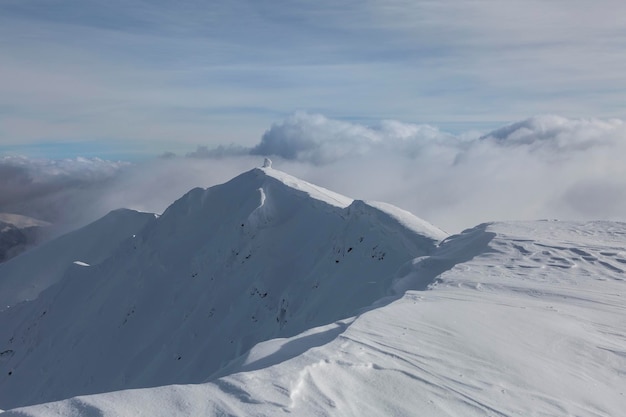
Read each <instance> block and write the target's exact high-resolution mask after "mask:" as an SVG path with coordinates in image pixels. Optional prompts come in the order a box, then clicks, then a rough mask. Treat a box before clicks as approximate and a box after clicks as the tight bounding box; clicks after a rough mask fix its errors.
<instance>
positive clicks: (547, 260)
mask: <svg viewBox="0 0 626 417" xmlns="http://www.w3.org/2000/svg"><path fill="white" fill-rule="evenodd" d="M625 270H626V224H624V223H615V222H589V223H569V222H556V221H542V222H524V223H495V224H484V225H480V226H477V227H475V228H474V229H470V230H467V231H465V232H464V233H462V234H460V235H457V236H453V237H451V238H449V239H446V240H445V241H444V242H443V244H442V245H441V246H440V247H439V248H438V249H437V250H436V251H435V252H434V253H433V254H432V255H431V256H426V257H421V258H417V259H415V260H414V262H412V263H411V264H410V266H405V268H404V271H403V274H402V275H403V278H401V279H399V282H400V283H401V285H402V287H403V288H405V289H407V290H406V292H405V293H404V295H403V296H402V297H401V298H399V299H397V300H395V301H393V302H390V303H383V304H381V305H379V306H378V307H377V308H373V309H371V310H369V311H367V312H363V313H362V314H360V315H358V316H357V317H356V318H354V319H349V320H343V321H340V322H338V323H336V324H333V325H327V326H324V327H320V328H315V329H310V330H308V331H306V332H305V333H302V334H300V335H298V336H295V337H291V338H287V339H276V340H271V341H267V342H265V343H261V344H258V345H256V346H255V347H254V348H253V349H252V350H251V351H250V352H249V353H247V354H246V355H243V356H242V357H241V358H240V359H239V361H236V362H237V363H233V364H231V369H230V374H229V375H226V376H224V377H222V378H219V379H215V380H212V381H210V382H207V383H204V384H195V385H172V386H162V387H157V388H151V389H140V390H125V391H118V392H111V393H106V394H100V395H93V396H84V397H77V398H72V399H69V400H64V401H60V402H55V403H49V404H43V405H36V406H32V407H26V408H21V409H18V410H13V411H7V412H6V413H5V414H3V416H6V417H12V416H22V417H23V416H36V417H52V416H87V417H89V416H102V417H109V416H138V417H140V416H146V417H148V416H150V417H159V416H164V417H165V416H172V415H176V416H222V415H228V416H276V415H283V414H291V415H298V416H305V417H306V416H336V415H341V416H364V415H368V416H373V415H377V416H383V415H384V416H390V415H393V416H412V415H428V416H463V417H467V416H557V415H558V416H561V415H562V416H605V417H606V416H620V415H623V413H624V410H626V395H625V394H626V392H625V391H626V326H625V323H626V320H625V319H626V306H625V305H624V294H625V289H626V281H625V276H626V274H625V273H624V271H625ZM431 279H434V282H433V284H432V285H431V286H430V287H429V288H428V290H419V288H422V287H423V284H424V282H425V280H431ZM411 288H413V289H411Z"/></svg>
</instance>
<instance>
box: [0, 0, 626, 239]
mask: <svg viewBox="0 0 626 417" xmlns="http://www.w3.org/2000/svg"><path fill="white" fill-rule="evenodd" d="M625 50H626V3H624V2H623V1H614V0H601V1H596V2H589V1H582V0H567V1H566V0H541V1H537V0H524V1H522V0H506V1H493V0H439V1H432V0H413V1H405V0H385V1H378V0H365V1H363V0H361V1H354V0H335V1H332V2H331V1H326V0H318V1H315V2H313V1H298V0H296V1H282V0H273V1H266V0H254V1H253V0H232V1H228V2H220V1H199V0H181V1H177V2H167V1H162V0H161V1H147V0H125V1H120V0H108V1H100V0H92V1H77V0H64V1H60V0H2V1H0V174H2V175H1V176H0V211H8V212H19V213H20V214H27V215H33V216H36V217H39V218H43V219H44V220H52V221H54V222H59V223H60V224H65V225H66V226H65V227H66V228H67V227H70V225H72V226H76V225H78V224H81V222H82V223H84V222H85V221H88V220H93V219H94V218H95V217H96V216H99V215H102V214H105V212H106V211H107V210H109V209H113V208H117V207H116V206H125V207H131V208H138V209H145V210H147V211H160V210H163V209H164V208H165V207H166V205H167V204H168V203H169V202H171V201H172V200H173V199H175V198H177V197H179V196H180V194H182V193H184V192H185V191H186V190H188V189H189V188H191V187H194V186H209V185H213V184H216V183H219V182H222V181H226V180H228V179H229V178H230V177H232V176H234V175H236V174H238V173H240V172H242V171H243V170H246V169H250V168H251V167H253V166H256V165H259V164H260V163H261V162H262V158H261V156H263V155H270V156H271V157H272V158H273V159H275V165H276V163H277V165H278V166H279V167H281V168H282V169H284V170H285V171H287V172H290V173H292V174H293V175H297V176H300V177H303V178H304V179H306V180H309V181H312V182H316V183H319V184H320V185H323V186H326V187H328V188H331V189H334V190H336V191H338V192H342V193H344V194H347V195H349V196H351V197H354V198H364V199H378V200H384V201H388V202H390V203H392V204H396V205H400V206H401V207H403V208H406V209H409V210H411V211H413V212H414V213H415V214H417V215H419V216H421V217H424V218H426V219H427V220H430V221H432V222H433V223H436V224H438V225H439V226H441V227H444V228H447V229H448V230H451V231H458V230H460V229H462V228H463V227H465V226H467V227H470V226H473V225H474V224H475V223H476V222H478V221H487V220H497V219H515V218H520V219H526V218H538V217H557V218H567V219H570V218H571V219H588V218H606V219H626V218H624V215H622V214H621V213H626V210H624V209H626V197H625V196H624V192H623V191H622V190H624V189H625V188H626V180H625V179H624V178H626V175H625V174H626V173H625V172H624V169H623V168H621V165H622V162H621V161H620V159H619V155H620V153H619V152H623V151H624V150H625V147H624V144H623V142H624V136H625V135H624V127H623V122H622V120H626V114H625V113H626V110H625V109H626V107H625V106H624V105H623V103H624V100H623V97H625V93H626V76H625V75H624V74H626V54H624V51H625ZM623 154H624V153H621V155H623ZM372 166H375V167H377V168H376V169H372Z"/></svg>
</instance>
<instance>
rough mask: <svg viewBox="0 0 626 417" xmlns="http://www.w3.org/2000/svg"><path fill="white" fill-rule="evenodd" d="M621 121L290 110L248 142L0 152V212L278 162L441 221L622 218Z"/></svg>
mask: <svg viewBox="0 0 626 417" xmlns="http://www.w3.org/2000/svg"><path fill="white" fill-rule="evenodd" d="M623 155H626V123H624V122H623V121H621V120H617V119H614V120H599V119H567V118H563V117H559V116H536V117H532V118H529V119H526V120H523V121H520V122H517V123H513V124H510V125H507V126H504V127H502V128H500V129H497V130H495V131H492V132H490V133H487V134H484V133H483V134H481V133H478V132H470V133H466V134H461V135H453V134H449V133H446V132H443V131H441V130H439V129H437V128H436V127H433V126H428V125H415V124H409V123H402V122H398V121H381V122H379V123H377V124H376V125H373V126H366V125H363V124H359V123H352V122H347V121H341V120H334V119H330V118H327V117H325V116H322V115H318V114H308V113H297V114H295V115H293V116H291V117H288V118H287V119H285V120H284V121H282V122H279V123H276V124H274V125H272V126H271V127H270V128H269V129H268V130H267V131H266V132H265V133H264V134H263V136H262V137H261V139H260V141H259V142H258V143H257V144H256V145H253V146H250V147H242V146H228V145H223V146H219V147H217V148H209V147H199V148H198V149H197V150H196V151H195V152H192V153H189V154H187V155H186V156H185V157H179V156H175V155H174V154H172V153H168V154H166V155H165V157H163V158H157V159H154V160H152V161H149V162H145V163H135V164H127V163H119V162H110V161H103V160H97V159H84V158H78V159H74V160H64V161H45V160H33V159H27V158H18V157H9V158H3V159H0V173H1V178H2V179H3V181H2V182H0V196H1V197H0V211H9V212H16V213H19V214H26V215H31V216H34V217H38V218H41V219H43V220H49V221H62V222H64V223H65V224H67V225H69V224H77V223H80V222H81V221H82V222H84V221H87V220H93V219H95V218H96V217H97V216H100V215H103V214H105V213H106V212H107V211H108V210H111V209H114V208H118V207H129V208H135V209H139V210H144V211H153V212H161V211H163V210H164V209H165V208H166V207H167V205H168V204H170V203H171V202H172V201H173V200H175V199H176V198H178V197H179V196H180V195H182V194H183V193H185V192H186V191H188V190H189V189H190V188H193V187H197V186H200V187H208V186H211V185H214V184H217V183H221V182H224V181H226V180H228V179H230V178H231V177H233V176H235V175H237V174H239V173H241V172H243V171H245V170H248V169H251V168H252V167H254V166H259V165H260V164H261V163H262V157H261V156H269V157H271V158H272V159H273V160H274V167H276V168H277V169H281V170H284V171H286V172H289V173H291V174H293V175H295V176H298V177H300V178H303V179H305V180H308V181H310V182H313V183H316V184H319V185H322V186H325V187H327V188H330V189H333V190H335V191H338V192H340V193H343V194H345V195H348V196H350V197H353V198H359V199H369V200H380V201H385V202H389V203H392V204H395V205H397V206H399V207H402V208H404V209H407V210H409V211H411V212H413V213H414V214H416V215H417V216H420V217H422V218H424V219H426V220H429V221H431V222H432V223H434V224H436V225H438V226H440V227H442V228H444V229H446V230H447V231H449V232H458V231H460V230H462V229H463V228H466V227H471V226H473V225H475V224H477V223H480V222H484V221H495V220H516V219H519V220H525V219H540V218H557V219H562V220H587V219H612V220H625V221H626V164H624V163H623Z"/></svg>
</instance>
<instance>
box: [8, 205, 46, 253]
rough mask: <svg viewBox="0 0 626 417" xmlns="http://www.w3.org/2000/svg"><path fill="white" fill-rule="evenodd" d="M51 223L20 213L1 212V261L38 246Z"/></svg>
mask: <svg viewBox="0 0 626 417" xmlns="http://www.w3.org/2000/svg"><path fill="white" fill-rule="evenodd" d="M49 227H50V224H49V223H47V222H44V221H41V220H37V219H33V218H32V217H27V216H22V215H19V214H10V213H0V263H2V262H5V261H7V260H9V259H11V258H14V257H15V256H17V255H19V254H20V253H22V252H24V251H26V250H27V249H30V248H31V247H34V246H36V245H37V244H38V243H39V242H40V241H41V240H42V239H43V237H44V236H45V234H46V232H47V229H48V228H49Z"/></svg>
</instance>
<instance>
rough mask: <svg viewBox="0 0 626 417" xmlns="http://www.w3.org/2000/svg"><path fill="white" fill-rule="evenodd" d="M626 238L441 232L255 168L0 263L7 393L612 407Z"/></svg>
mask: <svg viewBox="0 0 626 417" xmlns="http://www.w3.org/2000/svg"><path fill="white" fill-rule="evenodd" d="M625 239H626V225H625V224H623V223H618V222H589V223H571V222H556V221H543V222H526V223H498V224H483V225H480V226H477V227H475V228H473V229H469V230H467V231H465V232H463V233H462V234H460V235H456V236H451V237H448V235H447V234H446V233H444V232H442V231H441V230H439V229H438V228H436V227H435V226H432V225H431V224H429V223H427V222H425V221H423V220H420V219H418V218H416V217H415V216H413V215H412V214H410V213H408V212H405V211H403V210H400V209H397V208H395V207H393V206H390V205H388V204H384V203H372V202H363V201H359V200H352V199H350V198H347V197H344V196H342V195H339V194H336V193H334V192H331V191H328V190H326V189H323V188H321V187H317V186H314V185H312V184H309V183H306V182H304V181H302V180H299V179H297V178H294V177H292V176H289V175H287V174H285V173H283V172H281V171H277V170H275V169H272V168H269V167H268V168H257V169H253V170H251V171H248V172H245V173H244V174H241V175H240V176H238V177H236V178H234V179H233V180H231V181H229V182H227V183H225V184H223V185H219V186H215V187H211V188H209V189H200V188H197V189H193V190H191V191H190V192H188V193H187V194H185V195H184V196H183V197H181V198H180V199H178V200H177V201H176V202H174V203H173V204H172V205H171V206H170V207H169V208H168V209H167V210H166V211H165V212H164V213H163V215H161V216H154V215H151V214H148V213H138V212H133V211H129V210H118V211H115V212H112V213H110V214H109V215H107V216H106V217H105V218H103V219H101V220H99V221H97V222H95V223H93V224H91V225H89V226H87V227H85V228H83V229H80V230H77V231H76V232H73V233H70V234H68V235H65V236H63V237H60V238H58V239H56V240H54V241H51V242H49V243H48V244H46V245H43V246H40V247H38V248H36V249H34V250H32V251H30V252H27V253H26V254H23V255H21V256H19V257H17V258H14V259H13V260H10V261H8V262H6V263H4V264H2V265H0V286H1V287H0V288H2V291H1V294H2V297H3V300H2V301H3V305H7V306H10V307H9V308H4V307H3V308H4V310H3V311H0V408H3V409H9V408H15V407H21V406H31V407H26V408H23V409H20V410H19V411H18V410H15V412H12V411H9V412H7V413H6V415H7V416H11V415H20V416H23V415H29V416H63V415H81V416H91V415H94V416H96V415H98V416H109V415H110V416H114V415H115V416H126V415H127V416H131V415H132V416H140V415H145V416H160V415H162V416H171V415H278V414H284V413H296V414H298V415H304V416H308V415H311V416H312V415H354V416H357V415H415V414H416V413H420V412H421V413H424V414H426V415H433V416H439V415H441V416H443V415H458V416H471V415H477V416H478V415H519V414H522V415H529V414H533V415H557V414H561V415H562V414H565V415H567V414H571V415H584V416H598V415H618V414H619V412H620V410H623V409H625V408H626V398H625V397H624V390H623V387H624V386H626V334H625V331H624V327H623V323H624V318H625V316H626V310H625V307H624V305H623V296H624V289H625V285H626V284H625V279H624V278H625V274H624V271H625V270H626V241H625ZM89 242H91V243H89ZM46 270H50V271H53V272H54V273H51V274H48V275H46V274H41V272H45V271H46ZM319 326H321V327H319ZM171 384H196V385H171ZM151 387H153V388H151ZM129 388H145V389H141V390H128V389H129ZM118 390H124V391H120V392H111V391H118ZM105 392H111V393H108V394H105ZM98 393H103V394H98ZM84 394H96V395H93V396H87V397H80V398H74V399H68V400H64V399H67V398H70V397H75V396H77V395H84ZM56 400H62V401H60V402H56V403H52V404H46V405H42V406H34V404H39V403H43V402H48V401H56Z"/></svg>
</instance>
